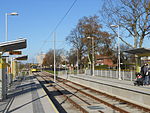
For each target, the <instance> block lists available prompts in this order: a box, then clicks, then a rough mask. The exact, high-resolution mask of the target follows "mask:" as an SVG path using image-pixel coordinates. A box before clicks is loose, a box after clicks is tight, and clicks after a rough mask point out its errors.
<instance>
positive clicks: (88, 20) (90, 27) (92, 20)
mask: <svg viewBox="0 0 150 113" xmlns="http://www.w3.org/2000/svg"><path fill="white" fill-rule="evenodd" d="M87 37H91V38H94V50H95V51H94V53H96V52H99V53H101V54H107V55H108V53H110V51H111V49H110V48H111V45H112V37H111V35H110V34H109V33H107V32H104V31H102V25H101V24H100V21H99V17H98V16H89V17H83V18H81V19H80V20H79V22H78V24H77V26H76V28H75V29H74V30H73V31H72V32H71V34H70V35H69V36H68V37H67V39H66V40H67V41H69V43H71V44H72V45H73V47H75V48H77V49H78V50H79V51H80V60H81V58H82V57H83V55H85V53H87V54H88V60H89V62H92V57H91V56H92V40H91V39H88V38H87ZM78 47H79V48H78Z"/></svg>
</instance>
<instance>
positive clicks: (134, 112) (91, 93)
mask: <svg viewBox="0 0 150 113" xmlns="http://www.w3.org/2000/svg"><path fill="white" fill-rule="evenodd" d="M39 77H41V78H42V79H43V80H44V81H46V83H47V84H48V85H50V86H53V89H54V90H55V91H57V92H59V93H60V95H61V96H63V98H64V99H65V100H67V101H68V104H70V103H71V104H72V106H73V107H75V108H76V109H78V110H79V111H78V112H83V113H88V112H91V113H94V112H95V113H97V112H100V113H118V112H120V113H150V109H148V108H144V107H142V106H139V105H136V104H134V103H131V102H128V101H126V100H122V99H119V98H117V97H115V96H111V95H108V94H105V93H102V92H99V91H96V90H93V89H91V88H88V87H85V86H82V85H79V84H76V83H73V82H70V81H67V80H64V79H61V78H58V79H57V83H56V84H55V83H53V82H52V80H53V79H52V75H50V74H48V73H39ZM38 79H39V78H38ZM46 87H47V86H46ZM51 91H52V89H51ZM66 91H67V92H68V93H66ZM64 109H66V111H67V108H64ZM76 109H75V110H76ZM67 112H68V111H67Z"/></svg>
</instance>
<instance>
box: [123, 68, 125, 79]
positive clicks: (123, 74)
mask: <svg viewBox="0 0 150 113" xmlns="http://www.w3.org/2000/svg"><path fill="white" fill-rule="evenodd" d="M124 74H125V72H124V70H123V80H124Z"/></svg>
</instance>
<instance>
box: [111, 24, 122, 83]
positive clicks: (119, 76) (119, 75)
mask: <svg viewBox="0 0 150 113" xmlns="http://www.w3.org/2000/svg"><path fill="white" fill-rule="evenodd" d="M111 27H117V28H118V67H119V69H118V71H119V74H118V79H119V80H121V68H120V39H119V37H120V34H119V31H120V29H119V25H111Z"/></svg>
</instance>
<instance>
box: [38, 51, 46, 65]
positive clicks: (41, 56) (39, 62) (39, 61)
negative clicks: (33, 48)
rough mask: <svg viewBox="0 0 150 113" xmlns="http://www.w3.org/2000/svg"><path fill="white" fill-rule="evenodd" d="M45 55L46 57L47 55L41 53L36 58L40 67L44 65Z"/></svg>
mask: <svg viewBox="0 0 150 113" xmlns="http://www.w3.org/2000/svg"><path fill="white" fill-rule="evenodd" d="M45 55H46V54H44V53H41V54H39V55H37V56H36V60H37V63H38V64H39V65H42V63H43V59H44V57H45Z"/></svg>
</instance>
